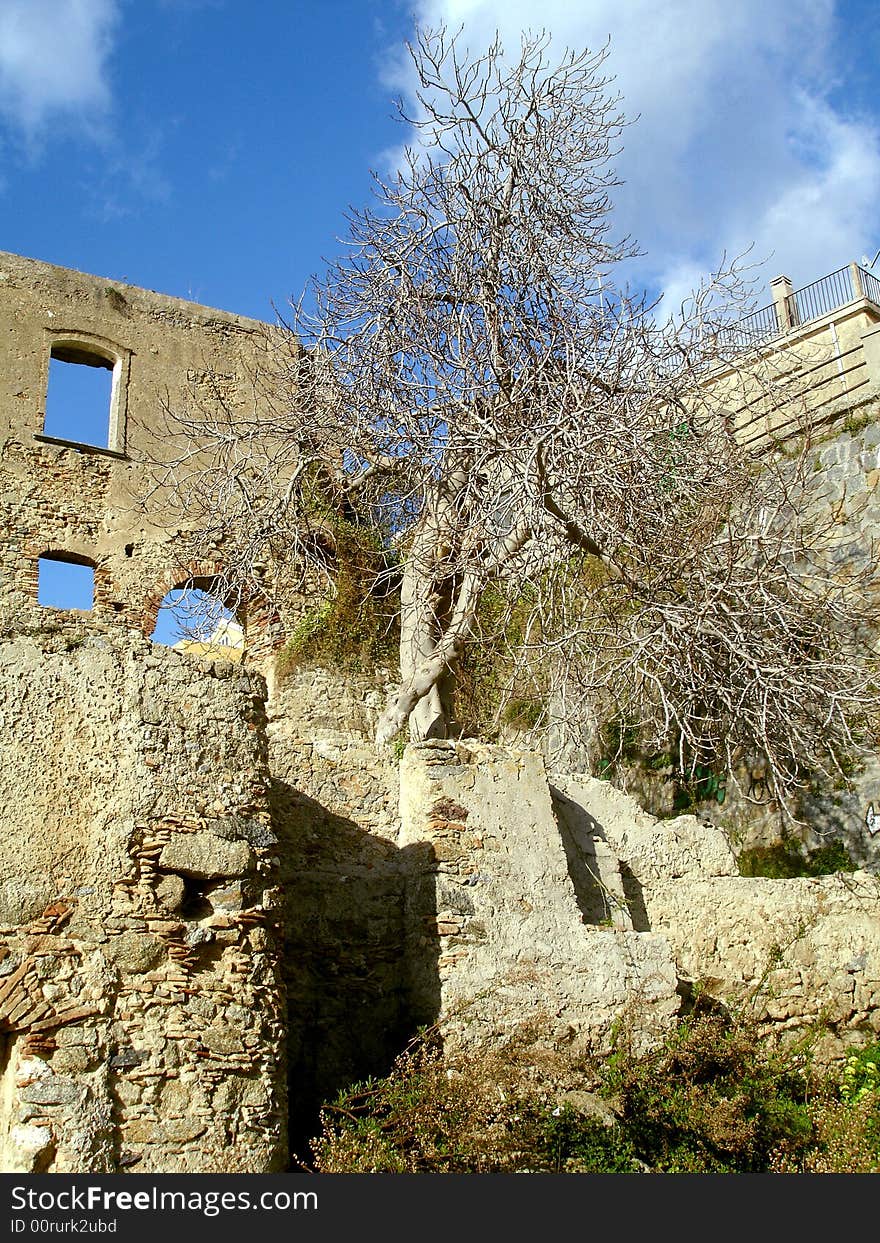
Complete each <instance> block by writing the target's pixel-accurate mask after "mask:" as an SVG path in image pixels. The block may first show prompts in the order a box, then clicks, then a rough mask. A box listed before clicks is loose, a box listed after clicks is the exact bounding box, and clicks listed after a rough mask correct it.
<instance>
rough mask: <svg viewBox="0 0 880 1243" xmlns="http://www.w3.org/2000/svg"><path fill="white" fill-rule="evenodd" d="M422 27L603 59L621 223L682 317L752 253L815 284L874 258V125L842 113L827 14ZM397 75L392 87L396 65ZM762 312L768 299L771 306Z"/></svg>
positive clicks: (480, 2)
mask: <svg viewBox="0 0 880 1243" xmlns="http://www.w3.org/2000/svg"><path fill="white" fill-rule="evenodd" d="M417 13H418V17H419V20H420V22H421V24H423V25H436V24H438V23H439V22H441V21H442V22H445V23H446V24H447V25H448V26H449V27H450V28H451V29H455V28H457V27H458V26H459V25H461V24H463V25H464V28H465V29H464V38H465V39H466V41H467V42H468V44H469V45H470V46H471V47H472V48H473V49H474V50H477V49H482V48H484V47H485V46H486V45H487V44H488V42H489V41H490V39H491V38H492V36H493V34H494V32H495V30H496V29H498V30H500V32H501V35H502V39H503V41H504V42H505V44H506V46H507V47H508V49H510V50H511V51H513V50H516V49H517V48H518V43H519V35H520V32H521V31H522V30H524V29H531V30H532V31H537V30H539V29H542V28H546V29H547V30H549V31H551V32H552V34H553V39H554V45H555V46H556V47H558V48H561V47H562V46H564V45H567V46H571V47H577V48H582V47H584V46H589V47H591V48H598V47H599V46H601V45H602V44H604V43H605V41H606V40H607V39H608V37H609V36H610V37H611V56H610V60H609V62H608V68H609V71H610V72H611V73H613V74H614V75H616V83H615V85H616V88H617V89H618V90H619V91H620V92H621V93H622V95H623V108H624V110H625V112H626V114H627V115H628V116H629V117H636V116H638V118H639V119H638V120H637V121H636V122H635V123H634V124H633V125H632V126H630V127H629V128H628V129H627V130H626V131H625V134H624V150H623V153H622V155H621V157H620V158H619V160H618V171H619V173H620V175H621V176H622V177H623V178H624V180H625V185H623V186H622V187H621V188H620V189H619V190H618V191H617V192H616V195H615V223H616V226H617V229H618V232H620V233H629V234H631V235H632V236H633V237H634V238H635V239H636V240H637V241H638V242H639V244H640V245H641V248H642V249H643V250H644V251H645V252H646V255H645V258H644V259H643V260H641V261H640V263H639V266H638V279H639V280H641V281H644V282H646V283H648V284H650V285H652V286H654V287H656V288H666V289H667V290H668V297H669V302H670V304H674V301H675V300H678V301H680V300H681V297H682V295H683V293H684V292H685V289H686V288H689V287H690V286H691V285H692V284H693V283H694V281H695V280H697V279H698V277H699V275H700V273H703V272H706V271H708V270H709V269H711V268H712V267H713V266H714V265H715V264H716V263H717V262H718V261H719V260H720V258H721V256H722V253H723V252H727V254H728V255H730V254H735V253H738V252H740V251H742V250H744V249H745V248H746V247H748V246H749V244H750V243H752V242H754V244H755V245H754V250H753V252H752V253H753V257H754V258H755V259H765V258H768V256H770V255H771V253H772V258H770V259H769V261H768V263H767V265H766V267H765V268H764V269H762V279H765V280H769V278H770V277H772V276H774V275H776V274H777V273H778V272H780V271H785V272H786V273H787V274H788V275H790V276H791V278H792V280H793V281H794V283H795V285H802V284H807V283H808V282H810V281H812V280H814V279H816V278H817V277H819V276H821V275H823V274H824V273H825V272H827V271H831V270H832V269H833V268H836V267H838V266H841V265H843V264H844V263H846V262H848V261H849V260H850V259H858V258H859V257H860V256H861V254H862V253H863V252H868V253H869V254H873V253H874V252H875V251H876V250H877V248H878V246H880V235H878V233H877V231H876V224H875V220H876V206H875V205H876V202H877V196H878V190H880V123H878V117H877V116H873V117H872V118H864V117H862V118H858V117H849V116H845V115H843V114H842V113H841V112H840V111H835V110H834V108H833V107H832V105H831V103H830V102H829V88H830V86H831V84H832V83H833V82H837V83H838V85H839V84H840V78H841V76H842V75H843V76H845V68H846V67H845V65H843V66H841V65H837V64H836V63H835V60H834V56H835V52H834V48H835V40H834V36H835V22H836V21H837V20H839V19H838V17H837V16H836V10H835V3H834V0H798V3H797V4H794V5H793V4H790V3H788V0H737V2H736V3H735V4H730V3H729V0H665V2H664V3H663V4H657V3H656V0H627V3H626V4H620V0H580V2H579V3H578V4H572V3H571V0H541V3H540V4H538V3H535V0H419V3H418V5H417ZM390 72H391V73H392V74H394V73H395V72H396V73H397V74H398V80H399V73H400V70H399V67H398V66H397V65H396V64H392V66H391V70H390ZM767 300H769V299H767Z"/></svg>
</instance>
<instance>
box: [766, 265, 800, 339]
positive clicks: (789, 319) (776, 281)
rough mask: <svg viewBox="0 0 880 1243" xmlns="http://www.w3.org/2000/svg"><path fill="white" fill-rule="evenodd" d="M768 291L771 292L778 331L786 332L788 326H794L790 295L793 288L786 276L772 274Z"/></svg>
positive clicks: (794, 318)
mask: <svg viewBox="0 0 880 1243" xmlns="http://www.w3.org/2000/svg"><path fill="white" fill-rule="evenodd" d="M770 292H771V293H772V294H773V306H774V307H775V308H776V323H777V324H778V325H779V331H780V332H788V330H789V328H794V326H795V322H796V317H795V316H794V315H793V314H792V302H791V295H792V294H793V293H794V288H793V286H792V283H791V281H790V280H789V278H788V277H787V276H774V277H773V280H772V281H771V282H770Z"/></svg>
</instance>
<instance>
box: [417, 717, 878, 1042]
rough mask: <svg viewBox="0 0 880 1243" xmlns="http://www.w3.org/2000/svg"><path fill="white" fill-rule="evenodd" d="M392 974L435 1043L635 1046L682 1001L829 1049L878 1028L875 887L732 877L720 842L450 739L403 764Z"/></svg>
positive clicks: (604, 790) (582, 782)
mask: <svg viewBox="0 0 880 1243" xmlns="http://www.w3.org/2000/svg"><path fill="white" fill-rule="evenodd" d="M400 843H401V845H402V846H408V847H409V848H410V850H411V851H412V858H411V860H410V862H409V873H408V881H407V917H406V929H407V937H408V941H407V954H406V959H407V970H408V972H409V980H410V993H411V998H412V1005H413V1006H414V1009H415V1013H416V1015H417V1016H418V1018H419V1019H420V1020H421V1021H423V1022H430V1021H434V1020H437V1019H439V1020H440V1021H441V1025H442V1030H443V1032H444V1034H445V1035H446V1038H447V1039H448V1040H453V1041H464V1042H478V1043H482V1042H486V1041H489V1042H497V1041H499V1040H506V1039H508V1038H510V1037H511V1036H512V1035H513V1034H514V1033H516V1032H518V1031H522V1030H524V1029H526V1028H531V1029H532V1030H537V1031H538V1032H539V1033H540V1036H541V1038H542V1039H545V1040H549V1041H553V1042H557V1043H558V1042H565V1043H569V1044H574V1045H578V1046H582V1047H586V1048H589V1049H591V1050H593V1051H595V1052H602V1051H604V1050H606V1049H607V1047H608V1043H609V1040H610V1034H611V1031H612V1028H613V1025H614V1024H615V1022H616V1021H618V1020H620V1019H621V1018H623V1017H624V1016H627V1015H628V1016H629V1018H630V1020H631V1021H633V1022H634V1024H635V1028H636V1034H637V1037H638V1038H640V1039H641V1040H642V1042H643V1043H646V1044H647V1043H650V1042H651V1041H652V1040H653V1039H656V1037H657V1034H658V1033H659V1032H661V1031H662V1030H663V1029H664V1027H665V1026H667V1025H668V1024H669V1023H671V1022H672V1021H673V1020H674V1019H675V1017H676V1016H677V1015H678V1014H679V1013H680V1012H681V1011H682V1010H683V1009H686V1008H687V1006H688V1004H689V1002H690V999H691V998H692V997H693V994H694V992H695V991H700V990H703V991H705V993H706V994H707V995H708V996H709V997H712V998H714V999H715V1000H716V1001H718V1002H721V1003H723V1004H726V1005H730V1006H736V1007H747V1008H748V1009H749V1010H750V1011H751V1012H752V1013H754V1014H755V1016H756V1017H757V1018H758V1019H759V1020H760V1021H762V1022H763V1023H764V1024H765V1025H766V1028H767V1030H768V1032H770V1033H772V1034H774V1035H775V1036H783V1035H785V1034H787V1033H789V1032H792V1031H794V1032H801V1033H804V1032H806V1031H811V1032H813V1034H817V1035H818V1036H819V1045H818V1048H819V1052H820V1053H821V1054H822V1055H823V1056H825V1057H827V1058H837V1057H841V1056H842V1055H843V1053H844V1052H845V1050H846V1049H847V1048H848V1047H850V1046H851V1045H859V1044H863V1043H864V1042H865V1040H866V1039H871V1038H876V1035H877V1033H878V1032H880V879H878V878H877V877H875V876H872V875H871V874H869V873H867V872H864V871H862V872H856V873H854V874H852V875H849V876H830V877H822V878H816V879H798V880H778V881H773V880H765V879H751V878H746V877H741V876H739V875H738V872H737V866H736V861H735V858H734V855H733V852H732V850H731V848H730V845H729V842H728V840H727V838H726V836H725V834H724V833H723V832H722V831H721V830H720V829H718V828H716V827H715V826H713V825H711V824H709V823H707V822H704V821H700V820H699V819H697V818H696V817H695V816H681V817H678V818H676V819H672V820H667V821H658V820H656V819H655V818H654V817H652V816H650V815H648V814H647V813H646V812H644V811H643V810H642V809H641V808H640V807H639V805H638V804H637V803H636V802H635V801H634V800H633V799H631V798H629V797H628V796H627V795H625V794H623V793H622V792H621V791H619V790H616V789H615V788H614V787H613V786H611V785H610V784H609V783H608V782H603V781H597V780H595V779H593V778H590V777H574V776H571V775H564V774H553V775H551V776H550V777H549V778H548V775H547V773H546V772H545V770H544V767H543V764H542V762H541V759H540V757H539V756H538V755H537V754H536V753H534V752H524V751H519V752H517V751H511V750H506V749H503V748H498V747H489V746H486V745H484V744H481V743H478V742H473V741H471V740H466V741H464V742H458V743H451V742H427V743H421V744H417V745H413V746H410V747H408V748H407V751H406V753H405V755H404V759H403V761H402V764H401V837H400Z"/></svg>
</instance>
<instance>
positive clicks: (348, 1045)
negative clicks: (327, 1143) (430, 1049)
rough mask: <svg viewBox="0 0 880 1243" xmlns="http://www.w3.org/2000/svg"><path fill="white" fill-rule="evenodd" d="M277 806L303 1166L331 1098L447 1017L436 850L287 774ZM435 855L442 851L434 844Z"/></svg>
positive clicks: (295, 1128)
mask: <svg viewBox="0 0 880 1243" xmlns="http://www.w3.org/2000/svg"><path fill="white" fill-rule="evenodd" d="M270 802H271V808H272V817H273V823H274V828H275V832H276V834H277V836H278V843H279V853H280V856H281V860H282V864H281V879H282V884H283V887H284V907H285V915H284V925H285V934H284V964H285V983H286V988H287V1006H288V1036H287V1056H288V1108H289V1134H290V1148H291V1154H292V1163H293V1164H294V1166H295V1165H296V1163H297V1159H298V1158H300V1157H301V1158H303V1159H304V1160H308V1141H309V1139H310V1138H312V1137H313V1136H315V1135H316V1134H317V1133H318V1131H319V1129H320V1121H319V1110H320V1107H321V1105H322V1104H324V1103H325V1102H326V1101H328V1100H332V1098H333V1097H334V1096H335V1095H336V1093H337V1092H339V1091H340V1090H341V1089H342V1088H345V1087H348V1086H349V1085H351V1084H352V1083H355V1082H359V1081H361V1080H363V1079H365V1078H367V1077H369V1076H381V1075H385V1074H387V1072H388V1071H389V1070H390V1068H391V1064H392V1063H393V1061H394V1059H395V1057H397V1055H398V1054H399V1053H400V1052H401V1051H402V1050H403V1049H404V1047H405V1046H406V1044H407V1043H408V1041H409V1040H410V1038H411V1037H412V1036H413V1035H414V1034H415V1032H416V1030H417V1028H418V1027H419V1026H420V1025H422V1024H426V1023H431V1022H432V1021H433V1020H434V1019H436V1017H437V1014H438V1013H439V1005H440V982H439V976H438V965H437V960H438V956H439V946H438V939H437V932H436V926H437V920H436V913H437V910H436V897H435V896H434V883H433V882H434V878H433V873H431V872H427V873H426V871H425V862H426V860H425V849H426V848H425V846H424V845H422V844H419V845H416V846H411V847H405V848H403V849H399V848H398V847H396V846H394V845H393V844H392V843H390V842H386V841H384V840H382V839H381V838H377V837H375V836H374V835H372V834H370V833H367V832H365V831H364V830H363V829H362V828H360V826H358V825H357V824H355V823H354V822H353V821H351V820H349V819H347V818H345V817H344V816H340V815H338V814H336V813H333V812H331V811H328V810H327V809H326V808H325V807H322V806H321V804H319V803H317V802H316V801H315V800H314V799H311V798H309V797H308V796H307V795H305V794H303V793H301V792H300V791H299V790H297V789H296V788H295V787H294V786H292V785H289V784H287V783H286V782H283V781H279V780H274V781H273V782H272V787H271V794H270ZM427 849H428V851H429V852H430V850H431V848H430V847H428V848H427Z"/></svg>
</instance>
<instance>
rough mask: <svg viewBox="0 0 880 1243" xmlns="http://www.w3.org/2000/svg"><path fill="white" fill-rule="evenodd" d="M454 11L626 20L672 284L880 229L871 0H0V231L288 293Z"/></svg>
mask: <svg viewBox="0 0 880 1243" xmlns="http://www.w3.org/2000/svg"><path fill="white" fill-rule="evenodd" d="M443 19H445V20H446V21H448V22H449V23H450V24H452V25H458V24H459V23H463V24H464V26H465V34H466V36H467V37H468V38H469V39H470V40H471V41H472V43H473V44H474V46H482V45H484V43H485V42H486V41H487V39H488V38H489V36H490V35H491V34H492V33H493V32H494V30H495V29H496V27H500V28H501V30H502V33H503V34H504V36H505V37H506V39H507V41H508V43H509V44H512V43H513V42H515V41H516V39H517V37H518V32H519V30H521V29H522V28H523V27H532V28H534V27H536V26H540V25H546V26H547V27H548V28H549V29H551V30H552V31H553V33H554V37H555V38H556V39H557V41H558V42H559V43H560V44H561V43H568V44H572V45H575V44H576V45H579V46H584V45H591V46H596V45H598V44H600V43H603V42H604V41H605V39H606V38H607V37H608V36H609V35H610V38H611V60H610V62H609V67H610V69H611V71H612V72H614V73H615V74H616V75H617V84H618V87H619V89H620V90H621V91H622V92H623V95H624V108H625V109H626V111H627V112H628V113H629V115H631V116H635V115H636V114H639V119H638V121H636V122H635V124H634V125H633V126H632V127H631V128H630V129H629V130H628V132H627V134H626V137H625V143H626V146H625V150H624V152H623V155H622V156H621V159H620V161H619V166H620V169H621V172H622V173H623V175H624V177H625V178H626V185H625V186H624V187H622V188H621V190H619V191H618V194H617V218H618V220H619V223H620V226H621V228H622V230H624V231H627V232H630V233H632V234H633V235H634V236H635V237H636V238H637V239H638V240H639V242H640V243H641V245H642V247H643V249H645V250H646V251H647V256H646V258H645V259H644V260H643V261H642V263H641V265H640V270H639V271H638V273H637V274H636V275H637V278H639V279H641V280H642V281H643V282H644V283H646V284H648V285H650V286H651V287H654V288H665V289H667V290H668V291H669V294H670V296H671V297H672V298H675V297H677V295H678V294H679V292H681V291H682V290H684V289H685V288H687V287H688V286H689V284H691V283H692V282H693V280H694V279H696V278H697V277H698V276H699V274H700V273H701V272H703V271H705V270H706V269H708V268H709V267H711V266H712V264H713V263H714V262H715V261H717V259H718V258H719V257H720V255H721V253H722V252H723V251H724V250H727V251H729V252H730V251H734V252H735V251H738V250H741V249H743V248H744V247H745V246H747V245H748V244H749V243H750V242H753V241H754V242H755V254H756V255H758V256H759V257H764V256H768V255H770V253H771V252H773V257H772V259H770V260H769V263H768V266H767V269H766V275H767V277H768V278H769V276H772V275H775V274H776V272H777V271H783V270H784V271H786V272H787V273H788V274H789V275H790V276H791V277H792V280H793V281H794V283H795V285H800V284H806V283H808V282H809V281H810V280H812V279H814V278H815V277H818V276H820V275H822V274H823V273H825V272H827V271H831V270H832V269H834V268H836V267H838V266H841V265H842V264H843V263H845V262H847V261H849V260H850V259H854V258H855V259H859V258H860V257H861V255H862V254H863V253H865V254H868V255H870V256H873V254H874V253H875V252H876V250H877V249H878V248H880V225H878V223H877V213H876V203H877V201H878V197H880V140H878V130H880V112H878V105H877V102H876V74H877V65H878V62H880V55H878V53H880V6H878V5H876V3H868V2H867V0H846V2H838V3H834V2H833V0H797V2H796V3H794V4H792V3H791V2H790V0H726V2H725V3H721V2H719V0H665V2H664V3H663V4H659V5H658V4H657V3H656V2H655V0H627V2H626V3H620V0H580V2H578V0H542V2H541V3H536V2H535V0H503V2H502V0H414V2H412V3H407V2H405V0H323V2H318V0H254V3H252V4H247V5H245V4H242V3H241V2H240V0H0V249H5V250H11V251H14V252H17V253H21V254H25V255H30V256H33V257H35V258H39V259H45V260H48V261H50V262H53V263H60V264H63V265H65V266H69V267H75V268H80V269H82V270H85V271H89V272H93V273H95V274H97V275H101V276H107V277H110V278H111V279H113V280H117V281H123V280H125V281H129V282H131V283H133V284H138V285H143V286H146V287H148V288H152V289H158V290H161V291H162V292H165V293H170V294H174V295H178V296H181V297H191V298H193V299H195V300H196V301H200V302H204V303H207V304H208V305H212V306H218V307H223V308H225V309H228V310H231V311H236V312H239V313H241V314H246V315H253V316H256V317H258V318H272V315H273V311H272V304H273V302H274V303H275V304H277V305H279V306H281V307H283V306H284V304H285V303H286V301H287V299H288V297H290V295H292V294H294V293H299V291H300V290H301V288H302V286H303V284H304V282H305V281H306V280H307V278H308V277H309V275H310V274H311V273H312V272H315V271H320V270H321V268H322V258H323V257H330V256H332V255H333V254H334V253H336V251H337V250H338V245H337V240H336V239H337V238H338V237H339V235H340V234H341V233H343V232H344V230H345V221H344V218H343V213H344V211H345V208H346V207H347V206H348V205H349V204H355V205H358V204H360V203H363V202H364V201H365V199H366V198H367V196H368V194H369V170H370V168H371V167H379V168H382V167H383V165H384V164H385V163H386V162H387V159H388V153H389V151H392V150H393V149H394V148H396V147H399V145H400V144H401V142H402V141H403V140H404V139H405V136H406V135H405V131H404V130H403V127H401V126H400V125H399V124H396V123H395V122H394V120H393V119H392V111H393V109H392V107H391V103H390V98H391V95H392V94H393V92H394V89H395V86H396V87H400V88H403V89H404V90H405V89H406V87H407V85H408V82H407V78H406V74H405V72H401V71H400V69H399V58H400V55H401V50H402V47H403V42H404V40H405V39H406V38H407V37H408V36H409V35H410V34H411V31H412V29H413V23H414V21H415V20H421V21H423V22H425V21H427V22H436V21H438V20H443ZM392 83H393V84H394V85H392ZM771 268H772V269H773V270H772V271H771V270H770V269H771Z"/></svg>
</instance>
